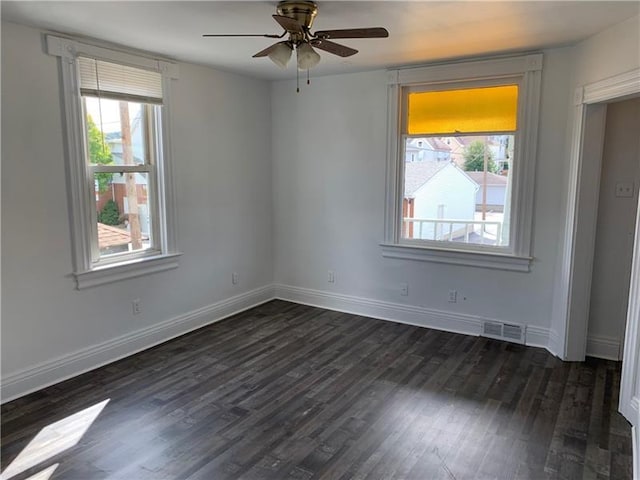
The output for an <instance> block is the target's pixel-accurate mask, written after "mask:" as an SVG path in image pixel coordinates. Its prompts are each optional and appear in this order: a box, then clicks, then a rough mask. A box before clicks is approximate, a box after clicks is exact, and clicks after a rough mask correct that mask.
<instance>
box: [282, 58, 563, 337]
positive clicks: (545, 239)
mask: <svg viewBox="0 0 640 480" xmlns="http://www.w3.org/2000/svg"><path fill="white" fill-rule="evenodd" d="M570 58H571V49H568V48H562V49H555V50H550V51H547V52H545V59H544V71H543V78H542V109H541V113H540V131H539V144H538V157H539V160H538V168H537V176H536V177H537V178H536V190H537V192H543V194H537V195H536V200H535V208H534V219H533V220H534V225H535V229H534V232H535V233H534V239H533V255H534V256H535V262H534V264H533V268H532V271H531V272H530V273H518V272H507V271H500V270H488V269H483V268H474V267H463V266H454V265H445V264H437V263H429V262H419V261H404V260H395V259H388V258H383V257H382V254H381V249H380V246H379V243H380V242H381V241H382V240H383V238H384V235H383V228H384V205H385V165H386V135H387V130H386V121H387V114H386V112H387V103H386V101H387V83H386V82H387V76H386V74H385V72H384V71H375V72H370V73H361V74H353V75H339V76H328V77H322V78H318V79H313V80H312V84H311V87H310V88H308V89H304V91H303V93H302V94H300V95H296V93H295V86H294V84H293V83H292V82H290V81H281V82H276V83H274V84H273V90H272V109H273V162H274V163H273V173H274V215H275V217H274V218H275V221H274V234H275V237H274V238H275V242H274V245H275V248H276V255H275V257H276V267H275V277H276V282H277V283H279V284H284V285H289V286H296V287H301V288H306V289H311V290H320V291H330V292H332V293H338V294H342V295H348V296H354V297H359V298H363V299H375V300H376V301H384V302H393V303H398V304H406V305H411V306H419V307H427V308H431V309H436V310H441V311H447V312H454V313H461V314H469V315H475V316H481V317H487V318H492V319H498V320H503V321H510V322H517V323H521V324H527V325H534V326H539V327H544V328H546V327H548V326H549V323H550V316H551V311H550V306H551V302H552V296H553V290H552V284H553V278H554V272H555V270H554V268H555V265H554V264H555V259H556V242H557V231H558V229H559V228H560V225H561V224H562V218H561V216H560V214H559V212H558V204H559V202H560V197H561V189H562V185H561V178H559V176H558V175H557V168H558V165H559V164H561V163H562V162H563V161H564V158H563V153H564V142H565V128H566V125H567V105H568V103H569V101H570V88H569V78H570V69H569V68H570V64H571V62H570ZM299 125H304V126H308V127H307V128H302V129H300V128H299V127H298V126H299ZM292 131H295V132H297V133H296V135H295V136H292V135H291V134H290V132H292ZM328 270H334V271H335V274H336V282H335V283H332V284H329V283H327V271H328ZM402 282H406V283H408V284H409V295H408V296H401V295H400V283H402ZM450 289H455V290H457V291H458V297H459V299H460V301H459V302H458V303H456V304H452V303H449V302H448V291H449V290H450ZM464 298H466V300H463V299H464Z"/></svg>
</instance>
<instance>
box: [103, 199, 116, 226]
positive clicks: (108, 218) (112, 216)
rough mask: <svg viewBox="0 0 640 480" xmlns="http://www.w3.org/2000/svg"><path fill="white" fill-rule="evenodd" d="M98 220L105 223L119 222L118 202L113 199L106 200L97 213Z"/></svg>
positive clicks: (113, 223)
mask: <svg viewBox="0 0 640 480" xmlns="http://www.w3.org/2000/svg"><path fill="white" fill-rule="evenodd" d="M98 221H99V222H100V223H104V224H105V225H118V224H119V223H120V211H119V210H118V204H117V203H116V202H114V201H113V200H107V203H105V204H104V207H103V208H102V211H101V212H99V213H98Z"/></svg>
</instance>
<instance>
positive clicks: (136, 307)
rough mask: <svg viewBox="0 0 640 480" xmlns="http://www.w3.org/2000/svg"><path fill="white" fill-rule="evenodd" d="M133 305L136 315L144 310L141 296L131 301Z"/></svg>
mask: <svg viewBox="0 0 640 480" xmlns="http://www.w3.org/2000/svg"><path fill="white" fill-rule="evenodd" d="M131 307H132V310H133V314H134V315H139V314H140V313H141V312H142V305H141V304H140V299H139V298H136V299H135V300H134V301H133V302H131Z"/></svg>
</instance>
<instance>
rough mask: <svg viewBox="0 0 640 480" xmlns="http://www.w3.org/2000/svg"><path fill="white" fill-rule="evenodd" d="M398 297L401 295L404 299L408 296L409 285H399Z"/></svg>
mask: <svg viewBox="0 0 640 480" xmlns="http://www.w3.org/2000/svg"><path fill="white" fill-rule="evenodd" d="M400 295H402V296H403V297H406V296H407V295H409V284H408V283H401V284H400Z"/></svg>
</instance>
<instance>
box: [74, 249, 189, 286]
mask: <svg viewBox="0 0 640 480" xmlns="http://www.w3.org/2000/svg"><path fill="white" fill-rule="evenodd" d="M181 255H182V254H181V253H170V254H167V255H157V256H154V257H146V258H138V259H135V260H129V261H126V262H121V263H114V264H112V265H105V266H101V267H97V268H95V269H93V270H88V271H86V272H75V273H74V276H75V278H76V285H77V289H78V290H83V289H85V288H91V287H95V286H98V285H104V284H105V283H112V282H117V281H119V280H126V279H128V278H134V277H140V276H142V275H149V274H151V273H157V272H164V271H165V270H171V269H173V268H177V267H178V258H179V257H180V256H181Z"/></svg>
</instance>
